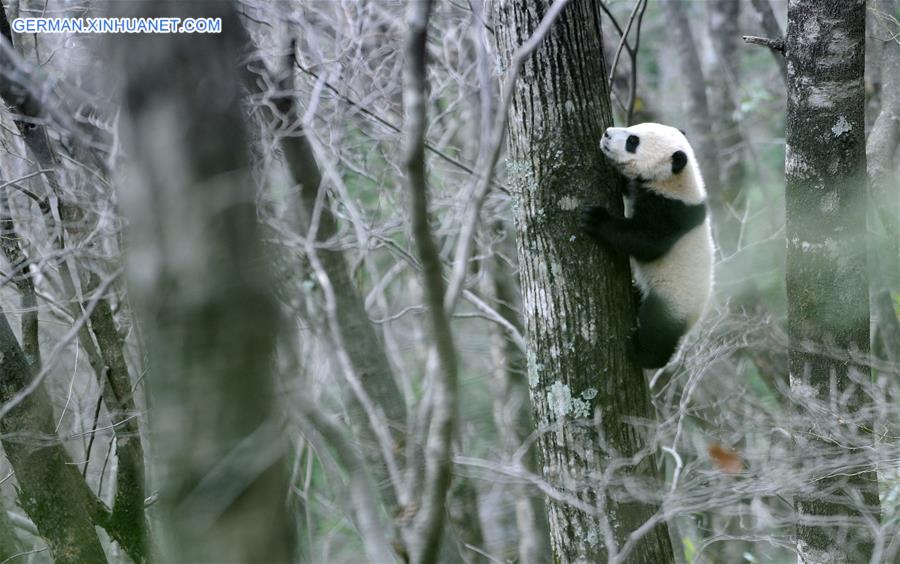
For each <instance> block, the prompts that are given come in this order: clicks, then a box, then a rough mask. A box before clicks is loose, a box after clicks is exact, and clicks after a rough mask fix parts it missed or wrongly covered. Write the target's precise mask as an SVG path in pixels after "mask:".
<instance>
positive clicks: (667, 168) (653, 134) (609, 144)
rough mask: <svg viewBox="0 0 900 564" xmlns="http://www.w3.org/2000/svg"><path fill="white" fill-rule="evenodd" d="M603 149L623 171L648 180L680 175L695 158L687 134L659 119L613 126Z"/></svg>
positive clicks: (628, 174) (603, 141)
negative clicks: (657, 120)
mask: <svg viewBox="0 0 900 564" xmlns="http://www.w3.org/2000/svg"><path fill="white" fill-rule="evenodd" d="M600 150H601V151H603V154H604V155H606V157H607V158H608V159H609V160H610V161H612V162H613V163H614V164H615V165H616V167H617V168H618V169H619V171H620V172H621V173H622V174H623V175H625V176H626V177H628V178H634V179H637V178H640V179H642V180H645V181H648V182H655V181H664V180H667V179H669V178H671V177H673V176H676V175H680V174H682V173H683V172H684V170H685V168H690V167H689V166H688V165H690V164H692V163H693V160H694V152H693V151H692V150H691V146H690V144H689V143H688V141H687V138H685V136H684V134H683V133H682V132H681V131H679V130H678V129H675V128H674V127H669V126H667V125H661V124H658V123H641V124H639V125H633V126H631V127H609V128H607V129H606V132H605V133H604V134H603V139H601V141H600Z"/></svg>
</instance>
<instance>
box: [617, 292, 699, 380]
mask: <svg viewBox="0 0 900 564" xmlns="http://www.w3.org/2000/svg"><path fill="white" fill-rule="evenodd" d="M686 330H687V323H686V322H685V320H683V319H681V318H680V317H679V316H677V315H675V314H674V313H673V312H672V311H671V310H670V308H669V307H668V305H667V304H666V302H665V300H663V299H662V298H660V297H659V296H658V295H657V294H655V293H653V292H650V293H649V294H648V295H647V296H645V297H644V299H643V301H641V307H640V311H639V312H638V324H637V327H636V328H635V330H634V334H633V335H632V343H631V350H632V354H633V355H634V357H635V359H636V360H637V362H638V364H640V365H641V367H642V368H662V367H663V366H665V365H666V363H668V362H669V360H670V359H671V358H672V355H674V354H675V351H676V350H677V349H678V342H679V341H680V340H681V337H682V336H683V335H684V333H685V331H686Z"/></svg>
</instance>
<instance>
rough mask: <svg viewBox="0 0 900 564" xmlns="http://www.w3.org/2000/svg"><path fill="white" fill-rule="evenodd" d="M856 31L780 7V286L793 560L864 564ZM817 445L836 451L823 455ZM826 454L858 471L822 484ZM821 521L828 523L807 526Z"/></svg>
mask: <svg viewBox="0 0 900 564" xmlns="http://www.w3.org/2000/svg"><path fill="white" fill-rule="evenodd" d="M864 34H865V2H864V0H791V2H790V3H789V5H788V32H787V39H786V45H785V50H786V57H787V64H788V69H789V74H788V96H787V100H788V102H787V130H786V132H785V141H786V164H785V176H786V178H787V188H786V193H785V200H786V206H787V217H786V221H787V226H786V231H787V258H786V283H787V301H788V334H789V337H790V352H789V355H790V359H789V365H790V379H791V389H792V390H793V391H794V392H795V393H796V394H797V395H798V397H803V398H808V402H806V401H804V402H802V403H801V407H800V409H801V413H802V415H803V416H804V417H807V418H808V419H807V422H806V423H805V425H806V426H807V427H808V428H806V429H799V430H798V432H797V442H798V459H799V460H805V461H808V462H807V464H808V466H805V467H804V471H806V472H808V473H809V474H808V478H807V480H806V482H807V483H808V484H809V487H808V489H807V490H805V491H804V492H801V494H799V495H798V496H797V497H796V499H795V503H796V507H797V511H798V513H799V524H798V528H797V536H798V538H797V550H798V555H799V558H800V560H801V561H803V562H860V561H868V560H869V558H870V556H871V554H872V550H873V545H872V532H871V531H866V530H864V526H863V525H860V524H858V522H857V523H856V524H855V526H854V523H852V521H853V520H854V519H857V520H858V519H859V518H860V517H861V516H864V517H867V518H872V519H874V521H875V522H876V523H877V522H878V521H879V519H880V509H879V503H878V489H877V481H876V476H875V472H874V471H872V467H873V466H872V461H871V458H870V456H871V455H870V454H869V453H870V451H871V446H872V438H871V435H869V433H868V432H867V431H865V430H864V429H867V428H868V429H871V425H870V423H866V422H865V421H863V420H860V419H857V418H856V417H854V415H855V413H856V412H857V411H858V410H859V409H860V408H861V407H863V404H864V402H865V401H866V399H865V397H864V395H863V393H862V391H860V388H859V386H857V385H856V384H855V383H854V381H853V380H856V381H857V382H860V383H865V382H867V381H868V379H869V370H868V368H867V367H866V366H864V365H861V364H856V363H854V362H852V361H851V360H850V353H856V354H861V355H862V354H866V353H868V351H869V299H868V292H869V284H868V276H867V269H866V214H865V209H866V185H865V170H866V159H865V135H864V129H865V128H864V124H865V116H864V108H865V99H864V89H863V69H864V60H863V59H864V53H865V37H864ZM814 402H822V403H823V404H824V405H826V406H829V407H830V410H831V411H833V410H835V409H839V410H840V412H841V413H842V414H846V415H844V416H845V417H847V418H850V417H853V419H852V420H851V421H852V422H851V423H845V424H839V423H836V422H834V421H833V416H834V415H835V414H833V413H832V416H827V415H826V416H822V415H821V414H820V412H818V411H816V410H815V409H809V408H810V407H812V406H813V405H814ZM817 417H819V418H820V420H816V418H817ZM826 419H827V421H826ZM832 441H834V442H833V443H832ZM828 444H840V445H843V448H842V450H841V451H840V452H838V453H834V451H831V452H829V451H828V450H827V448H828V447H827V445H828ZM804 451H805V453H804ZM801 453H803V454H801ZM834 456H842V457H844V459H846V460H852V461H853V464H854V466H855V467H856V468H858V471H856V472H852V473H849V475H850V477H832V476H831V475H830V474H829V473H828V468H827V467H828V464H827V460H828V459H829V458H830V457H834ZM823 517H828V518H837V519H836V520H829V523H830V524H829V525H824V524H823V525H818V526H816V525H815V523H822V518H823ZM844 535H847V537H848V540H847V541H842V542H835V540H836V539H839V538H841V539H842V538H844Z"/></svg>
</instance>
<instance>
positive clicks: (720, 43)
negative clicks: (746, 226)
mask: <svg viewBox="0 0 900 564" xmlns="http://www.w3.org/2000/svg"><path fill="white" fill-rule="evenodd" d="M740 8H741V4H740V2H735V1H734V0H711V1H710V2H709V3H708V4H707V11H708V16H709V17H708V19H709V37H710V39H711V40H712V47H713V48H712V49H711V50H710V52H711V53H712V65H711V68H710V69H709V71H710V72H709V75H710V85H711V94H712V96H710V97H709V103H710V108H709V109H710V115H711V117H712V123H713V124H715V128H714V129H715V132H714V138H715V146H716V148H717V149H718V154H717V156H716V158H717V159H718V161H719V163H720V170H721V174H722V179H721V180H722V182H721V183H722V187H721V190H722V192H721V195H720V196H719V197H718V198H714V199H715V200H716V201H717V202H718V204H719V206H720V207H719V209H718V210H717V211H718V214H717V216H718V218H719V219H720V221H719V222H718V225H717V227H718V230H717V232H718V235H719V236H718V237H717V239H716V243H717V244H718V246H719V248H720V249H722V252H723V254H725V255H726V256H727V255H730V254H731V253H734V252H735V251H736V250H737V243H738V239H739V234H740V229H741V215H740V212H741V209H742V207H743V197H742V196H743V186H744V177H745V173H746V169H745V166H744V140H743V137H742V136H741V128H740V122H739V121H738V118H737V116H736V112H737V104H736V103H735V100H736V99H737V98H736V96H735V93H736V92H737V88H738V77H739V75H740V59H739V58H738V41H739V40H740V33H739V32H738V18H739V17H740V13H741V10H740ZM704 172H705V171H704Z"/></svg>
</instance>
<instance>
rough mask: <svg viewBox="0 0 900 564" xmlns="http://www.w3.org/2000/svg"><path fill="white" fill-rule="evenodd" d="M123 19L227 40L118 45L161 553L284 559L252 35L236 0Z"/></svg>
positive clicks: (288, 546) (286, 545)
mask: <svg viewBox="0 0 900 564" xmlns="http://www.w3.org/2000/svg"><path fill="white" fill-rule="evenodd" d="M124 9H127V10H129V12H131V13H129V14H128V15H129V16H134V15H140V16H145V17H151V16H162V15H166V16H178V17H198V16H206V17H221V18H222V33H220V34H206V35H202V34H198V35H177V34H175V35H167V36H164V37H162V36H160V37H154V36H151V35H134V36H128V37H127V38H123V39H121V40H120V41H119V42H117V47H118V48H119V49H121V52H122V53H123V54H124V55H123V57H124V59H125V60H124V61H123V68H124V70H125V72H124V74H125V77H126V81H125V88H124V90H125V92H124V99H125V107H126V115H127V117H128V121H129V124H130V134H131V141H132V147H133V149H134V153H133V154H134V155H136V161H137V162H136V167H137V172H136V174H135V177H134V178H135V180H134V181H133V182H131V183H127V184H125V185H123V190H122V200H123V209H124V210H125V211H126V212H128V216H129V220H130V228H131V233H130V238H129V240H130V245H131V247H130V251H131V252H130V256H131V257H134V259H135V260H134V261H133V262H131V263H130V264H129V269H130V274H131V276H130V281H131V286H130V288H131V290H132V296H133V297H134V301H135V304H136V306H137V308H138V309H139V311H140V312H141V313H142V314H143V322H144V324H145V327H146V328H147V336H148V343H149V345H150V346H149V357H150V361H151V362H150V366H151V373H150V374H149V376H148V378H147V380H148V382H149V384H150V391H151V393H152V398H153V406H154V416H153V418H152V425H153V428H154V433H153V435H152V436H153V437H154V438H155V439H156V440H155V441H154V446H155V452H154V455H155V457H154V460H155V461H157V466H156V470H157V472H158V474H157V479H158V481H159V483H160V508H159V510H160V512H161V515H162V516H163V519H162V520H161V522H160V529H161V533H162V538H163V542H162V543H161V544H162V545H163V546H162V549H163V550H162V555H161V557H160V559H161V560H167V561H190V562H224V561H241V562H249V561H267V562H283V561H288V560H290V559H291V558H292V557H293V550H294V549H293V536H294V533H295V531H294V527H293V523H292V521H291V519H290V516H289V515H288V512H287V510H286V507H285V501H284V499H285V492H286V491H287V490H288V481H287V473H286V468H285V467H284V464H283V460H282V458H283V455H284V453H285V451H286V447H287V445H286V442H285V441H284V438H283V436H282V430H281V427H282V425H281V423H280V422H279V420H278V419H279V418H278V416H277V415H276V413H277V412H276V408H275V401H274V397H273V392H274V390H273V381H272V369H273V365H274V363H275V361H274V358H273V352H274V348H275V342H276V337H277V334H278V331H279V325H280V319H279V317H280V314H279V311H278V308H277V305H276V303H275V300H274V296H273V295H272V288H273V287H274V283H273V280H272V278H271V275H270V273H269V271H268V270H267V268H266V265H267V264H268V263H269V262H270V260H271V259H270V257H268V256H266V253H265V252H264V247H263V245H262V242H261V237H260V227H259V225H258V220H257V208H256V192H255V189H254V183H253V180H252V178H251V175H250V170H249V168H250V160H249V152H248V149H247V133H246V130H245V124H244V116H243V113H242V110H241V106H240V101H241V96H242V89H241V82H242V77H241V75H240V73H239V62H240V59H241V53H243V52H244V49H246V46H247V44H248V39H247V38H246V37H245V35H244V34H243V29H242V27H241V25H240V21H239V19H238V15H237V13H236V11H235V10H234V6H233V5H232V4H231V3H230V2H227V3H226V2H216V3H212V4H210V3H206V2H174V1H170V2H158V1H152V2H151V1H146V2H136V3H128V5H127V6H125V7H124ZM132 10H136V11H137V12H139V14H136V13H134V12H132ZM123 42H124V44H123Z"/></svg>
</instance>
